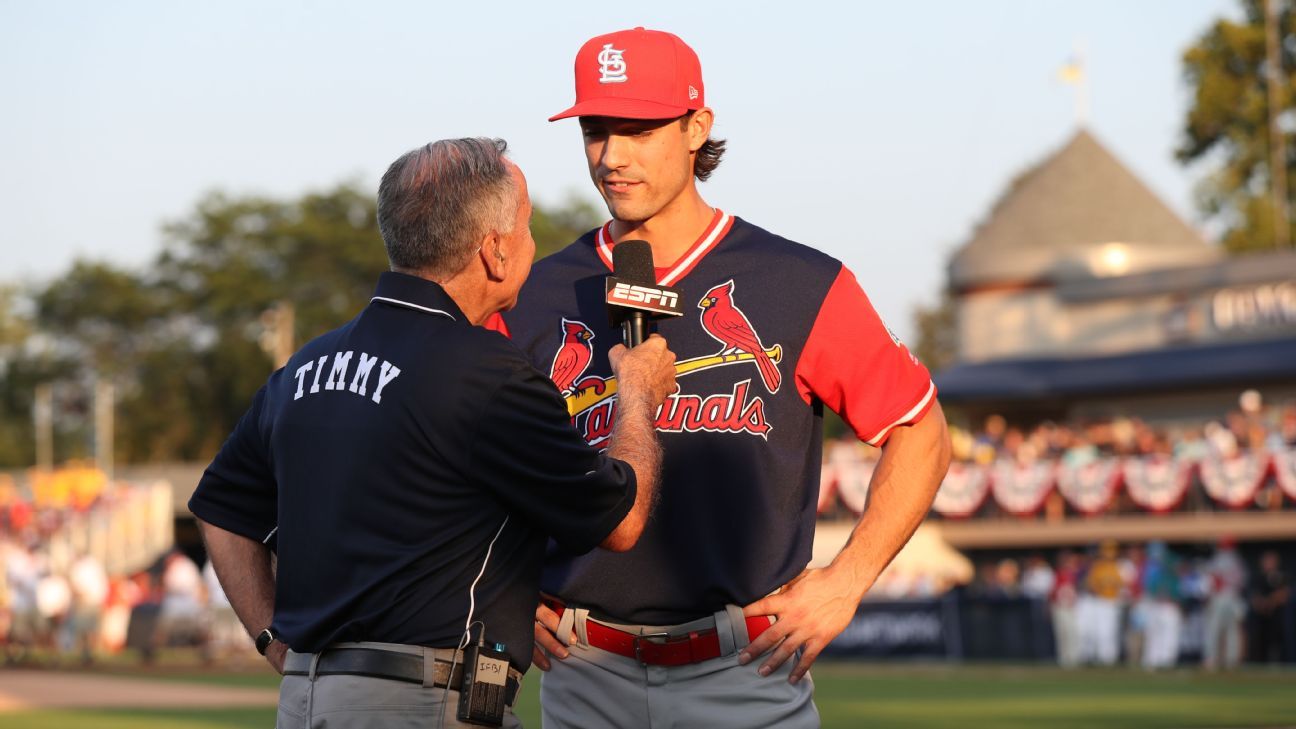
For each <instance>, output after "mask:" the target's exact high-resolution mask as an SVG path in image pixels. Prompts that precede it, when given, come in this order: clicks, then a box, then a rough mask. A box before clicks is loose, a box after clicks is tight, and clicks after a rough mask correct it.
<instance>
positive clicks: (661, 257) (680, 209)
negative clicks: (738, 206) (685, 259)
mask: <svg viewBox="0 0 1296 729" xmlns="http://www.w3.org/2000/svg"><path fill="white" fill-rule="evenodd" d="M690 193H691V194H690ZM713 217H715V210H714V209H713V208H712V207H711V206H710V205H707V203H706V201H705V200H703V199H702V196H701V195H699V194H698V192H697V188H696V187H690V188H689V190H688V191H686V193H685V194H683V195H680V196H679V197H678V198H676V199H675V200H673V201H671V203H670V204H669V205H667V206H666V207H664V208H662V209H661V210H660V211H659V212H658V213H657V214H656V215H654V216H652V217H651V218H649V219H647V220H640V221H625V220H613V221H612V240H613V241H614V242H616V243H620V242H621V241H623V240H646V241H648V242H649V243H651V244H652V247H653V265H654V266H656V267H657V268H667V267H669V266H670V265H672V264H674V263H675V262H676V261H678V260H679V259H680V256H683V255H684V253H685V252H686V251H688V249H689V248H691V247H692V246H693V244H694V243H696V242H697V239H698V238H699V237H701V235H702V234H703V233H704V232H706V229H707V226H708V225H710V224H711V219H712V218H713Z"/></svg>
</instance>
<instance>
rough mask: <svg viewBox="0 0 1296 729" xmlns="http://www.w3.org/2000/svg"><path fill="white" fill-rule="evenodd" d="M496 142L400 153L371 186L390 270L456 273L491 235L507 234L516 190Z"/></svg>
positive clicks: (447, 142) (445, 143)
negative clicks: (375, 186)
mask: <svg viewBox="0 0 1296 729" xmlns="http://www.w3.org/2000/svg"><path fill="white" fill-rule="evenodd" d="M507 149H508V143H507V142H505V141H504V140H503V139H487V138H484V137H476V138H467V139H443V140H441V141H439V142H433V143H431V144H428V145H424V146H422V147H419V148H418V149H415V150H411V151H409V152H406V153H405V154H403V155H401V157H400V159H397V160H396V161H395V162H393V163H392V164H391V167H388V168H387V172H386V173H385V174H384V175H383V177H382V182H381V183H380V184H379V185H378V230H379V232H380V233H381V234H382V238H383V243H384V244H385V245H386V246H387V258H388V260H389V261H391V266H392V268H393V269H395V270H402V271H410V272H418V273H423V274H430V275H433V276H443V275H449V274H453V273H455V272H457V271H459V270H460V269H462V268H463V267H464V266H465V265H466V264H467V263H468V259H469V258H471V257H472V255H473V253H475V252H476V246H477V244H478V242H479V241H480V240H481V238H482V236H484V235H486V234H487V233H488V232H490V231H491V230H497V231H499V232H500V233H511V232H513V225H514V221H515V216H516V214H517V195H518V190H517V188H516V185H514V184H513V178H512V176H510V174H509V171H508V166H507V165H506V164H505V158H504V152H505V151H506V150H507Z"/></svg>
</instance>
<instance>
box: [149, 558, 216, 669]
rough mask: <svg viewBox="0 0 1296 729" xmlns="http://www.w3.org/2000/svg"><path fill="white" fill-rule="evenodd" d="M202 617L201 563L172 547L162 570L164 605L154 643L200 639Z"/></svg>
mask: <svg viewBox="0 0 1296 729" xmlns="http://www.w3.org/2000/svg"><path fill="white" fill-rule="evenodd" d="M202 617H203V583H202V574H201V573H199V571H198V565H196V564H194V561H193V560H192V559H189V557H188V556H186V555H185V554H184V553H183V552H181V551H180V550H178V549H177V550H172V552H171V554H169V555H167V557H166V562H165V564H164V567H163V570H162V606H161V608H160V609H159V611H158V630H157V634H156V635H155V636H154V642H155V645H157V646H159V647H161V646H167V645H172V644H174V643H187V644H194V643H197V642H200V640H201V638H202V635H203V630H204V628H203V620H202Z"/></svg>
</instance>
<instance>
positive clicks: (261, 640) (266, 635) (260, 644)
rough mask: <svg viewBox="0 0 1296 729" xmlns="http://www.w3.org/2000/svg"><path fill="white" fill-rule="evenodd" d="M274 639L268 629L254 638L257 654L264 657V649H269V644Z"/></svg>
mask: <svg viewBox="0 0 1296 729" xmlns="http://www.w3.org/2000/svg"><path fill="white" fill-rule="evenodd" d="M274 639H275V637H274V633H272V632H270V629H269V628H266V629H265V630H263V631H261V632H260V633H259V634H258V635H257V638H256V649H257V653H260V654H261V655H263V656H264V655H265V652H266V649H267V648H269V647H270V644H271V643H273V642H274Z"/></svg>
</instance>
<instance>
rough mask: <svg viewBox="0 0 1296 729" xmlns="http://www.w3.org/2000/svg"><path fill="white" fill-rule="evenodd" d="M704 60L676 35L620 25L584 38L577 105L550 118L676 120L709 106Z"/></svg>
mask: <svg viewBox="0 0 1296 729" xmlns="http://www.w3.org/2000/svg"><path fill="white" fill-rule="evenodd" d="M703 91H704V89H703V87H702V63H701V62H700V61H698V57H697V54H696V53H694V52H693V49H692V48H689V47H688V45H687V44H685V43H684V41H682V40H680V39H679V37H678V36H675V35H673V34H671V33H667V32H665V31H660V30H644V29H643V28H635V29H634V30H619V31H617V32H615V33H608V34H607V35H600V36H597V37H595V38H591V39H590V40H588V41H586V42H585V45H583V46H581V49H580V51H579V52H578V53H577V54H576V104H575V105H574V106H572V107H571V108H570V109H567V110H566V111H563V112H559V113H558V114H555V115H553V116H551V117H549V121H557V120H559V119H566V118H568V117H573V116H610V117H616V118H618V119H673V118H675V117H677V116H684V114H686V113H688V112H689V111H693V110H696V109H701V108H702V107H704V106H706V100H705V99H706V95H705V94H704V93H703Z"/></svg>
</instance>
